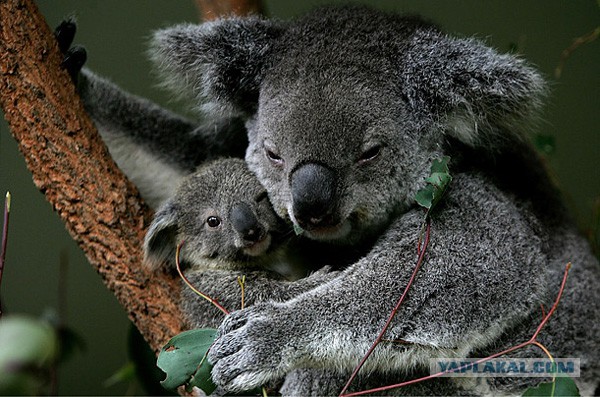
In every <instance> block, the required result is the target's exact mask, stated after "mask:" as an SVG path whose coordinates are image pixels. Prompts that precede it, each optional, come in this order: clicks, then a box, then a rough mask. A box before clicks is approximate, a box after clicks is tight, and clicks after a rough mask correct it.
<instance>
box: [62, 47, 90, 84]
mask: <svg viewBox="0 0 600 397" xmlns="http://www.w3.org/2000/svg"><path fill="white" fill-rule="evenodd" d="M86 60H87V52H86V50H85V48H83V47H81V46H74V47H73V48H70V49H69V50H68V51H67V52H66V54H65V57H64V58H63V61H62V63H61V65H62V67H64V68H65V69H66V70H67V72H68V73H69V75H70V76H71V80H73V82H74V83H77V76H78V75H79V72H80V71H81V68H82V67H83V65H84V64H85V61H86Z"/></svg>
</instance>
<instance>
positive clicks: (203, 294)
mask: <svg viewBox="0 0 600 397" xmlns="http://www.w3.org/2000/svg"><path fill="white" fill-rule="evenodd" d="M183 243H184V241H182V242H180V243H179V244H177V250H176V251H175V264H176V267H177V273H179V276H180V277H181V279H182V280H183V282H185V284H186V285H187V286H188V287H190V289H191V290H192V291H194V292H195V293H196V294H198V295H199V296H201V297H202V298H204V299H206V300H207V301H209V302H210V303H212V304H213V305H214V306H215V307H216V308H217V309H219V310H220V311H222V312H223V313H225V315H228V314H229V310H227V309H225V308H224V307H223V306H221V304H220V303H219V302H218V301H217V300H216V299H214V298H211V297H210V296H208V295H206V294H205V293H203V292H200V291H199V290H198V289H196V287H194V286H193V285H192V283H190V280H188V279H187V277H186V276H185V275H184V274H183V272H182V271H181V265H180V264H179V253H180V251H181V247H182V246H183Z"/></svg>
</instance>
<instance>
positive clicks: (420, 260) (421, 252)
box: [340, 219, 431, 396]
mask: <svg viewBox="0 0 600 397" xmlns="http://www.w3.org/2000/svg"><path fill="white" fill-rule="evenodd" d="M426 225H427V226H426V230H425V241H424V242H423V246H422V247H421V243H420V242H419V245H418V252H419V257H418V259H417V264H416V265H415V269H414V270H413V273H412V275H411V276H410V279H409V280H408V284H407V285H406V287H405V288H404V292H403V293H402V296H401V297H400V299H399V300H398V302H397V303H396V306H394V309H393V310H392V312H391V313H390V315H389V317H388V319H387V321H386V323H385V325H384V326H383V329H382V330H381V332H379V335H378V336H377V339H375V342H373V344H372V345H371V347H370V348H369V350H368V351H367V353H366V354H365V355H364V357H363V358H362V359H361V360H360V363H359V364H358V365H357V366H356V368H355V369H354V371H353V372H352V375H350V379H348V382H347V383H346V385H345V386H344V388H343V389H342V391H341V393H340V396H344V395H345V394H344V393H346V391H347V390H348V388H349V387H350V385H351V384H352V381H353V380H354V378H356V375H358V371H360V369H361V368H362V366H363V365H364V363H365V362H366V361H367V359H368V358H369V356H371V353H373V350H375V348H376V347H377V345H378V344H379V343H380V342H381V340H382V339H383V336H384V335H385V333H386V331H387V330H388V328H389V326H390V324H391V323H392V320H393V319H394V317H395V316H396V313H397V312H398V309H400V306H401V305H402V303H403V302H404V298H405V297H406V295H407V293H408V290H409V289H410V287H411V286H412V284H413V282H414V280H415V278H416V277H417V272H418V271H419V268H420V267H421V264H422V263H423V258H424V257H425V251H426V250H427V245H428V244H429V235H430V230H431V223H430V221H429V219H427V220H426Z"/></svg>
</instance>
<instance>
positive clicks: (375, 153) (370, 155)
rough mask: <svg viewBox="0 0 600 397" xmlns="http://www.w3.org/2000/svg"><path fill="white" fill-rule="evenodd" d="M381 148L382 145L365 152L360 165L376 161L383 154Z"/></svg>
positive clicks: (359, 162) (359, 159) (361, 156)
mask: <svg viewBox="0 0 600 397" xmlns="http://www.w3.org/2000/svg"><path fill="white" fill-rule="evenodd" d="M381 147H382V146H381V145H376V146H373V147H372V148H370V149H367V150H365V151H364V152H363V153H362V154H361V155H360V157H359V158H358V164H359V165H362V164H365V163H368V162H370V161H373V160H375V159H376V158H377V157H379V155H380V154H381Z"/></svg>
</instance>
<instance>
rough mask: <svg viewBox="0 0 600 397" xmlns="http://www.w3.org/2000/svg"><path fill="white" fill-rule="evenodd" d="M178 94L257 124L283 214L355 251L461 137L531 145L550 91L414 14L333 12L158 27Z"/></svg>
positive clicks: (504, 59)
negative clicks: (529, 134)
mask: <svg viewBox="0 0 600 397" xmlns="http://www.w3.org/2000/svg"><path fill="white" fill-rule="evenodd" d="M153 54H154V55H153V58H154V60H155V61H156V62H157V64H158V65H159V66H160V68H161V69H162V71H163V72H164V76H165V81H166V84H167V85H168V86H173V88H175V89H176V90H178V92H179V91H181V89H182V88H183V89H184V90H188V91H190V92H191V93H193V94H195V95H196V96H197V97H198V98H199V99H200V100H201V101H202V103H203V104H204V105H203V106H204V108H205V109H206V110H207V111H209V112H210V113H213V114H217V115H219V116H221V117H222V116H224V115H226V116H231V115H232V114H233V115H235V116H238V117H241V118H243V119H245V120H247V128H248V133H249V136H248V137H249V147H248V150H247V152H246V161H247V163H248V166H249V168H250V169H251V170H252V171H253V172H254V173H255V174H256V175H257V176H258V178H259V180H260V182H261V183H262V184H263V185H264V186H265V188H266V189H267V191H268V194H269V197H270V199H271V202H272V204H273V205H274V207H275V210H276V211H277V213H278V214H279V215H280V216H282V217H284V218H288V219H291V220H292V221H293V222H294V223H295V224H296V225H298V226H300V227H301V228H302V229H304V230H305V231H306V235H307V236H309V237H311V238H314V239H320V240H335V241H344V242H356V241H357V240H360V239H361V238H362V237H363V236H365V235H366V236H372V235H373V233H375V232H377V231H379V230H381V229H382V228H384V227H386V226H387V225H388V223H389V222H390V220H391V219H392V218H393V215H394V212H396V211H403V210H405V209H406V208H407V207H408V206H410V205H414V204H415V203H414V196H415V194H416V192H417V191H418V189H419V188H420V187H422V186H423V185H424V184H425V183H424V178H425V177H426V176H427V174H428V173H429V168H430V165H431V161H432V160H433V159H434V158H439V157H441V155H442V153H443V152H444V150H445V149H444V147H445V145H447V144H448V139H447V138H451V140H452V141H453V142H454V141H456V142H460V143H461V145H462V144H465V145H467V146H472V147H477V148H481V149H484V150H488V149H493V148H494V146H495V145H496V144H501V143H502V142H510V141H511V139H515V137H517V138H516V139H520V136H521V135H522V133H523V132H524V131H526V130H527V128H528V126H529V125H530V124H531V123H530V122H532V121H534V120H535V119H536V115H537V113H538V110H539V107H540V98H541V97H542V96H543V93H544V90H545V88H544V83H543V80H542V79H541V78H540V77H539V75H538V74H537V73H536V72H535V71H534V70H533V69H531V68H529V67H528V66H527V65H525V64H524V63H523V61H522V60H519V59H516V58H514V57H512V56H510V55H501V54H498V53H496V52H495V51H493V50H492V49H490V48H489V47H487V46H485V45H483V44H482V43H479V42H477V41H475V40H473V39H456V38H451V37H449V36H447V35H445V34H443V33H442V32H440V31H439V30H438V29H437V28H436V27H435V26H432V25H430V24H429V23H427V22H425V21H423V20H420V19H419V18H415V17H410V16H409V17H402V16H398V15H393V14H385V13H383V12H379V11H375V10H371V9H368V8H364V7H341V8H338V7H330V8H322V9H319V10H316V11H314V12H312V13H309V14H307V15H306V16H304V17H302V18H299V19H297V20H294V21H291V22H280V21H271V20H265V19H261V18H258V17H249V18H232V19H223V20H219V21H214V22H208V23H205V24H202V25H180V26H176V27H173V28H169V29H165V30H163V31H158V32H157V33H156V34H155V36H154V41H153Z"/></svg>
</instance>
